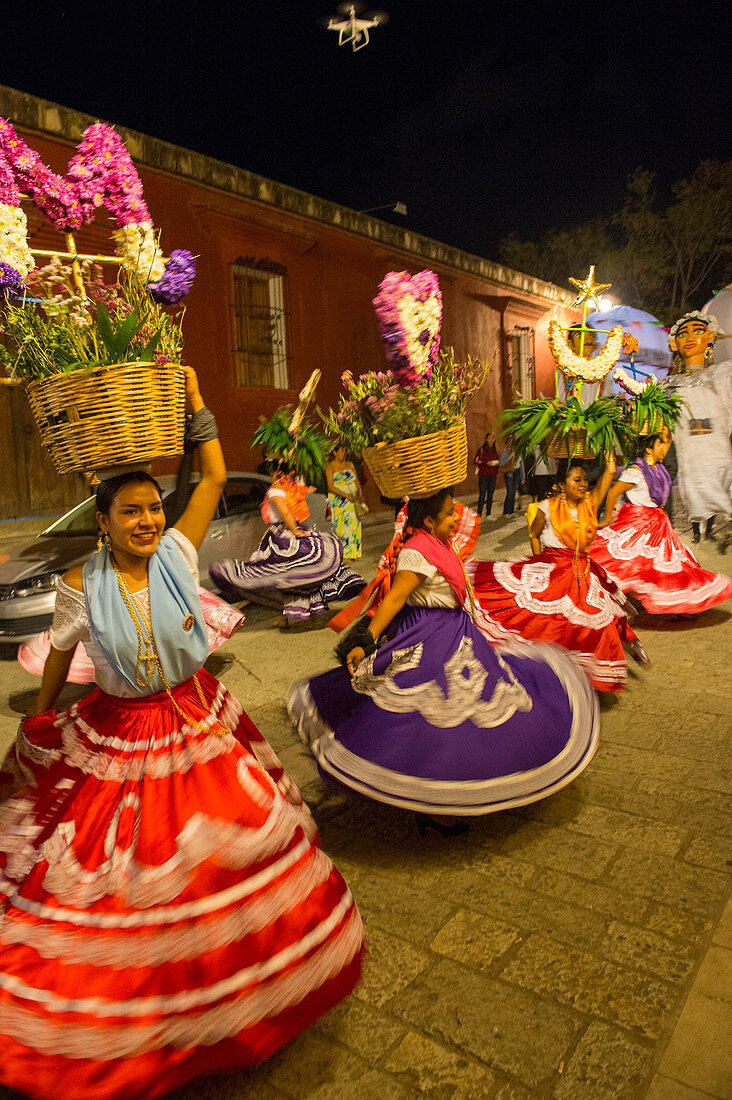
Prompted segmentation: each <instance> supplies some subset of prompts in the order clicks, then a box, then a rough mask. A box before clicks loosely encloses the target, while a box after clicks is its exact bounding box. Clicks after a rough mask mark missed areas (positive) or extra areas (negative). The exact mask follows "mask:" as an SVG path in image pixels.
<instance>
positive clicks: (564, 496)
mask: <svg viewBox="0 0 732 1100" xmlns="http://www.w3.org/2000/svg"><path fill="white" fill-rule="evenodd" d="M559 499H560V500H561V502H562V504H566V503H567V494H566V493H565V491H564V489H563V488H562V489H560V490H559Z"/></svg>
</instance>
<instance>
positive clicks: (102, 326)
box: [97, 302, 117, 363]
mask: <svg viewBox="0 0 732 1100" xmlns="http://www.w3.org/2000/svg"><path fill="white" fill-rule="evenodd" d="M97 328H98V329H99V335H100V336H101V338H102V343H103V344H104V347H105V348H106V350H107V355H108V356H109V361H110V363H114V362H116V361H117V360H116V352H115V340H114V332H113V331H112V324H111V321H110V320H109V314H108V313H107V307H106V306H104V305H102V303H101V302H100V303H99V305H98V306H97Z"/></svg>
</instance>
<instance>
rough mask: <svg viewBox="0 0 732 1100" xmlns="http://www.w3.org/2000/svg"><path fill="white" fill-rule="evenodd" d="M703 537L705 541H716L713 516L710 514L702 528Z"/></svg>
mask: <svg viewBox="0 0 732 1100" xmlns="http://www.w3.org/2000/svg"><path fill="white" fill-rule="evenodd" d="M704 538H705V539H706V540H707V542H716V541H717V536H716V535H715V534H714V516H710V517H709V519H708V520H707V526H706V528H705V530H704Z"/></svg>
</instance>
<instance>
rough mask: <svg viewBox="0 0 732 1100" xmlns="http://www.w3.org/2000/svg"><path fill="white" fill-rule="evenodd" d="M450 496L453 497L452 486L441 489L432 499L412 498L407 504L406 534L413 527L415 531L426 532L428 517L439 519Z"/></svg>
mask: <svg viewBox="0 0 732 1100" xmlns="http://www.w3.org/2000/svg"><path fill="white" fill-rule="evenodd" d="M449 496H452V486H449V487H448V488H447V489H440V490H439V491H438V492H436V493H433V494H432V496H430V497H420V498H419V499H415V498H414V497H410V498H409V503H408V504H407V522H406V524H405V533H406V530H407V528H409V527H411V529H412V530H413V531H422V530H426V528H425V525H424V521H425V520H426V519H427V518H428V517H429V518H430V519H437V517H438V516H439V514H440V512H441V511H442V506H443V504H444V503H445V501H446V500H447V498H448V497H449Z"/></svg>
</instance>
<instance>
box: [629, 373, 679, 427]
mask: <svg viewBox="0 0 732 1100" xmlns="http://www.w3.org/2000/svg"><path fill="white" fill-rule="evenodd" d="M613 378H614V379H615V380H616V382H619V383H620V385H621V386H622V387H623V389H624V390H625V391H626V393H627V394H628V397H627V399H626V400H623V399H622V398H621V399H620V400H621V402H622V404H623V405H624V406H625V413H626V416H627V418H628V420H629V421H630V423H631V425H632V426H633V427H634V429H635V430H636V431H637V432H638V433H639V435H653V434H654V433H656V432H659V431H660V430H661V428H664V427H667V428H669V429H673V428H674V427H675V426H676V422H677V420H678V419H679V417H680V416H681V410H682V407H683V405H684V401H683V398H681V397H678V396H676V394H673V393H671V392H670V391H669V390H668V389H667V388H666V387H665V386H662V385H660V384H659V383H658V382H657V381H656V380H655V378H654V379H649V380H648V381H645V382H639V381H638V380H637V379H636V378H632V377H631V376H630V375H629V374H628V373H627V372H626V371H624V370H623V369H622V368H621V367H618V368H617V369H616V371H615V373H614V374H613Z"/></svg>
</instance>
